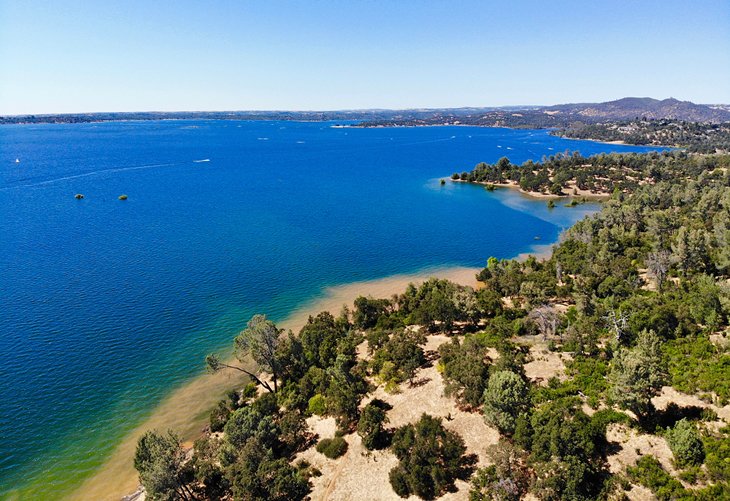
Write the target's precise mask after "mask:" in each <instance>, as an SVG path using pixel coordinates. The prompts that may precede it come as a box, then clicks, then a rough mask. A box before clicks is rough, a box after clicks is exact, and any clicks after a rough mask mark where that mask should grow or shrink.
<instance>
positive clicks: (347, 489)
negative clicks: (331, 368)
mask: <svg viewBox="0 0 730 501" xmlns="http://www.w3.org/2000/svg"><path fill="white" fill-rule="evenodd" d="M448 341H449V338H448V337H447V336H443V335H435V336H429V337H428V338H427V343H426V346H425V350H426V351H429V350H437V349H438V347H439V346H440V345H441V344H442V343H445V342H448ZM415 380H416V381H417V382H418V383H417V384H416V385H415V386H413V387H411V386H410V385H409V384H408V383H404V384H402V385H401V392H400V393H397V394H389V393H386V392H385V391H384V390H383V388H382V386H381V387H379V388H378V389H377V390H376V391H375V392H374V393H373V394H372V395H369V396H368V398H367V399H365V401H364V402H363V405H366V404H367V403H368V402H369V401H370V400H372V399H373V398H379V399H381V400H384V401H386V402H388V403H389V404H390V405H392V406H393V409H392V410H390V411H388V419H389V420H390V422H389V424H388V426H389V427H393V428H395V427H398V426H402V425H405V424H408V423H413V422H415V421H417V420H418V419H419V418H420V417H421V414H423V413H427V414H430V415H432V416H437V417H442V418H443V423H444V426H445V427H446V428H447V429H449V430H452V431H455V432H457V433H459V434H460V435H461V436H462V438H463V439H464V442H465V443H466V446H467V453H473V454H476V455H477V457H478V464H477V466H478V467H481V466H486V465H487V464H489V460H488V458H487V456H486V453H485V450H486V448H487V447H488V446H489V445H491V444H495V443H497V441H498V440H499V433H498V432H497V430H495V429H494V428H491V427H489V426H487V425H486V424H485V423H484V419H483V418H482V416H481V414H480V413H478V412H476V413H469V412H464V411H461V410H459V409H458V408H457V407H456V404H455V402H454V400H453V399H451V398H446V397H444V396H443V390H444V384H443V380H442V378H441V375H440V374H439V373H438V371H437V370H436V367H435V366H431V367H426V368H422V369H420V370H419V371H418V373H417V374H416V378H415ZM307 422H308V424H309V426H310V429H311V430H312V431H315V432H317V433H319V435H320V438H327V437H332V436H334V433H335V427H334V420H332V419H321V418H317V417H313V418H310V419H309V420H308V421H307ZM344 438H345V440H347V443H348V445H349V447H348V450H347V453H346V454H345V455H344V456H343V457H341V458H339V459H337V460H331V459H327V458H326V457H324V455H322V454H319V453H318V452H316V451H315V449H314V448H310V449H307V450H306V451H304V452H302V453H301V454H300V455H299V456H297V459H306V460H307V461H309V462H310V463H311V464H312V465H313V466H315V467H317V468H319V470H320V471H321V472H322V476H320V477H318V478H314V479H313V480H312V483H313V484H314V489H313V491H312V494H311V497H312V499H313V500H315V501H320V500H335V499H336V500H353V501H354V500H363V499H367V500H372V501H380V500H383V501H384V500H393V501H396V500H399V499H401V498H399V497H398V496H397V495H396V494H395V493H394V492H393V489H392V488H391V487H390V482H389V481H388V473H389V472H390V470H391V469H392V468H393V467H395V466H396V465H397V464H398V460H397V459H396V458H395V456H394V455H393V454H392V453H390V452H389V451H387V450H385V451H373V452H369V451H367V450H366V449H365V448H364V447H363V445H362V441H361V439H360V436H359V435H357V433H352V434H349V435H346V436H345V437H344ZM363 479H368V480H367V481H363ZM456 487H457V492H454V493H449V494H447V495H445V496H443V497H441V498H439V499H444V500H465V499H468V495H469V484H468V483H467V482H462V481H457V483H456ZM409 499H413V500H416V499H418V498H416V497H414V496H411V498H409Z"/></svg>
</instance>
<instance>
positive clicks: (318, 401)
mask: <svg viewBox="0 0 730 501" xmlns="http://www.w3.org/2000/svg"><path fill="white" fill-rule="evenodd" d="M307 412H308V413H309V414H313V415H317V416H324V415H325V414H327V401H326V400H325V398H324V397H323V396H322V395H320V394H319V393H317V394H316V395H315V396H313V397H312V398H310V399H309V405H307Z"/></svg>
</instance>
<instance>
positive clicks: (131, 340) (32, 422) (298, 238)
mask: <svg viewBox="0 0 730 501" xmlns="http://www.w3.org/2000/svg"><path fill="white" fill-rule="evenodd" d="M565 150H580V151H581V153H583V154H584V155H590V154H592V153H597V152H604V151H620V152H627V151H646V148H640V147H628V146H617V145H608V144H601V143H593V142H589V141H572V140H566V139H561V138H556V137H552V136H550V135H549V134H548V133H547V132H546V131H534V130H519V131H518V130H508V129H485V128H472V127H420V128H397V129H353V128H332V127H330V124H326V123H295V122H236V121H230V122H229V121H225V122H219V121H160V122H119V123H103V124H74V125H32V126H3V127H0V329H1V336H0V436H2V441H0V498H4V497H6V496H9V495H11V493H13V495H15V496H19V497H21V498H24V499H31V498H33V499H38V498H41V499H43V498H47V499H51V498H54V497H55V496H57V495H59V494H60V493H64V492H68V491H69V490H70V489H72V488H73V487H75V486H76V485H78V484H79V482H80V481H81V480H83V478H84V477H85V476H87V475H88V474H89V473H90V472H91V471H93V470H94V468H96V467H98V465H99V464H100V463H101V461H103V459H104V458H105V457H106V456H107V455H108V454H109V452H110V450H111V448H112V447H113V446H114V444H115V443H116V442H117V441H118V440H119V439H120V438H121V437H122V436H124V435H125V433H127V432H128V431H129V430H131V429H132V428H134V426H135V425H136V424H137V423H139V422H140V421H141V420H142V419H143V418H144V417H145V416H146V415H147V414H148V413H149V412H150V410H151V409H153V408H154V406H155V405H156V404H157V403H158V402H159V401H160V400H161V399H162V398H163V397H164V396H165V395H167V394H169V392H170V391H171V390H172V389H173V388H174V387H176V386H178V385H180V384H182V383H183V382H185V381H187V380H189V379H191V378H192V377H194V376H196V375H197V374H200V373H201V372H202V370H203V357H204V355H205V354H206V353H209V352H211V351H213V350H217V349H221V348H222V347H225V346H228V345H229V343H230V340H231V338H232V337H233V336H234V335H235V333H236V332H237V331H238V330H240V329H241V328H242V325H243V324H244V322H245V320H246V319H247V318H248V317H249V316H250V315H252V314H254V313H258V312H262V313H267V314H268V315H269V316H271V317H273V318H274V319H282V318H284V317H286V316H287V314H288V313H290V312H291V311H293V310H294V309H296V308H297V306H299V305H301V304H303V303H306V302H307V301H308V300H310V299H311V298H312V297H314V296H317V295H318V294H320V293H321V292H322V290H323V289H324V288H325V287H327V286H331V285H336V284H342V283H347V282H353V281H358V280H365V279H373V278H378V277H384V276H388V275H391V274H395V273H408V272H415V271H419V270H423V269H425V268H429V267H436V266H444V265H466V266H481V265H483V264H484V262H485V260H486V259H487V258H488V257H489V256H492V255H494V256H498V257H511V256H515V255H516V254H519V253H521V252H525V251H529V250H530V248H531V246H532V245H533V244H534V243H535V237H540V243H546V242H552V241H554V240H555V239H556V238H557V236H558V234H559V232H560V231H561V229H563V228H565V227H568V226H570V225H571V224H572V223H573V222H574V221H575V220H577V219H579V218H580V217H582V216H583V215H585V214H586V213H588V212H590V211H592V210H595V206H579V207H577V208H565V207H558V208H556V209H554V210H548V209H547V207H546V204H545V202H544V201H533V200H528V199H526V198H524V197H522V196H520V195H518V194H516V193H514V192H512V191H509V190H499V191H497V192H495V193H489V192H487V191H486V190H484V189H483V188H481V187H477V186H469V185H462V184H452V183H450V182H449V183H447V185H446V186H443V187H442V186H440V183H439V178H440V177H448V176H449V175H450V174H451V173H452V172H454V171H462V170H468V169H470V168H471V167H473V166H474V165H475V164H476V163H478V162H480V161H490V162H491V161H496V160H497V159H498V158H500V157H501V156H508V157H509V158H510V159H511V160H512V161H516V162H522V161H524V160H527V159H534V160H539V159H540V158H541V157H542V156H543V155H551V154H553V153H557V152H562V151H565ZM16 158H17V159H18V160H20V162H19V163H17V162H16V161H15V160H16ZM76 193H82V194H84V196H85V198H84V199H83V200H76V199H75V198H74V194H76ZM120 194H127V195H128V197H129V198H128V200H126V201H120V200H118V198H117V197H118V196H119V195H120Z"/></svg>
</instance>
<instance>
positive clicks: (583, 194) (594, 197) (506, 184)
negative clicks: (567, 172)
mask: <svg viewBox="0 0 730 501" xmlns="http://www.w3.org/2000/svg"><path fill="white" fill-rule="evenodd" d="M451 182H452V183H467V184H481V185H482V186H494V188H495V189H499V188H509V189H511V190H516V191H518V192H519V193H520V194H522V195H524V196H526V197H529V198H536V199H543V200H562V199H571V198H584V199H586V200H590V201H602V200H606V199H608V198H611V193H606V192H596V193H593V192H591V191H588V190H581V189H578V188H577V187H576V186H575V182H574V181H570V182H569V183H568V185H569V188H570V189H571V191H572V190H575V193H572V194H569V195H553V194H552V193H542V192H539V191H525V190H523V189H522V188H520V183H518V182H517V181H512V180H509V181H502V182H499V183H498V182H486V181H464V180H462V179H451Z"/></svg>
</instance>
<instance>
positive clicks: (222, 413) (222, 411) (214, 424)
mask: <svg viewBox="0 0 730 501" xmlns="http://www.w3.org/2000/svg"><path fill="white" fill-rule="evenodd" d="M230 417H231V409H229V408H228V404H227V403H226V401H225V400H221V401H220V402H218V405H217V406H215V408H213V410H212V411H210V431H212V432H213V433H215V432H217V431H223V427H224V426H225V425H226V423H227V422H228V418H230Z"/></svg>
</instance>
